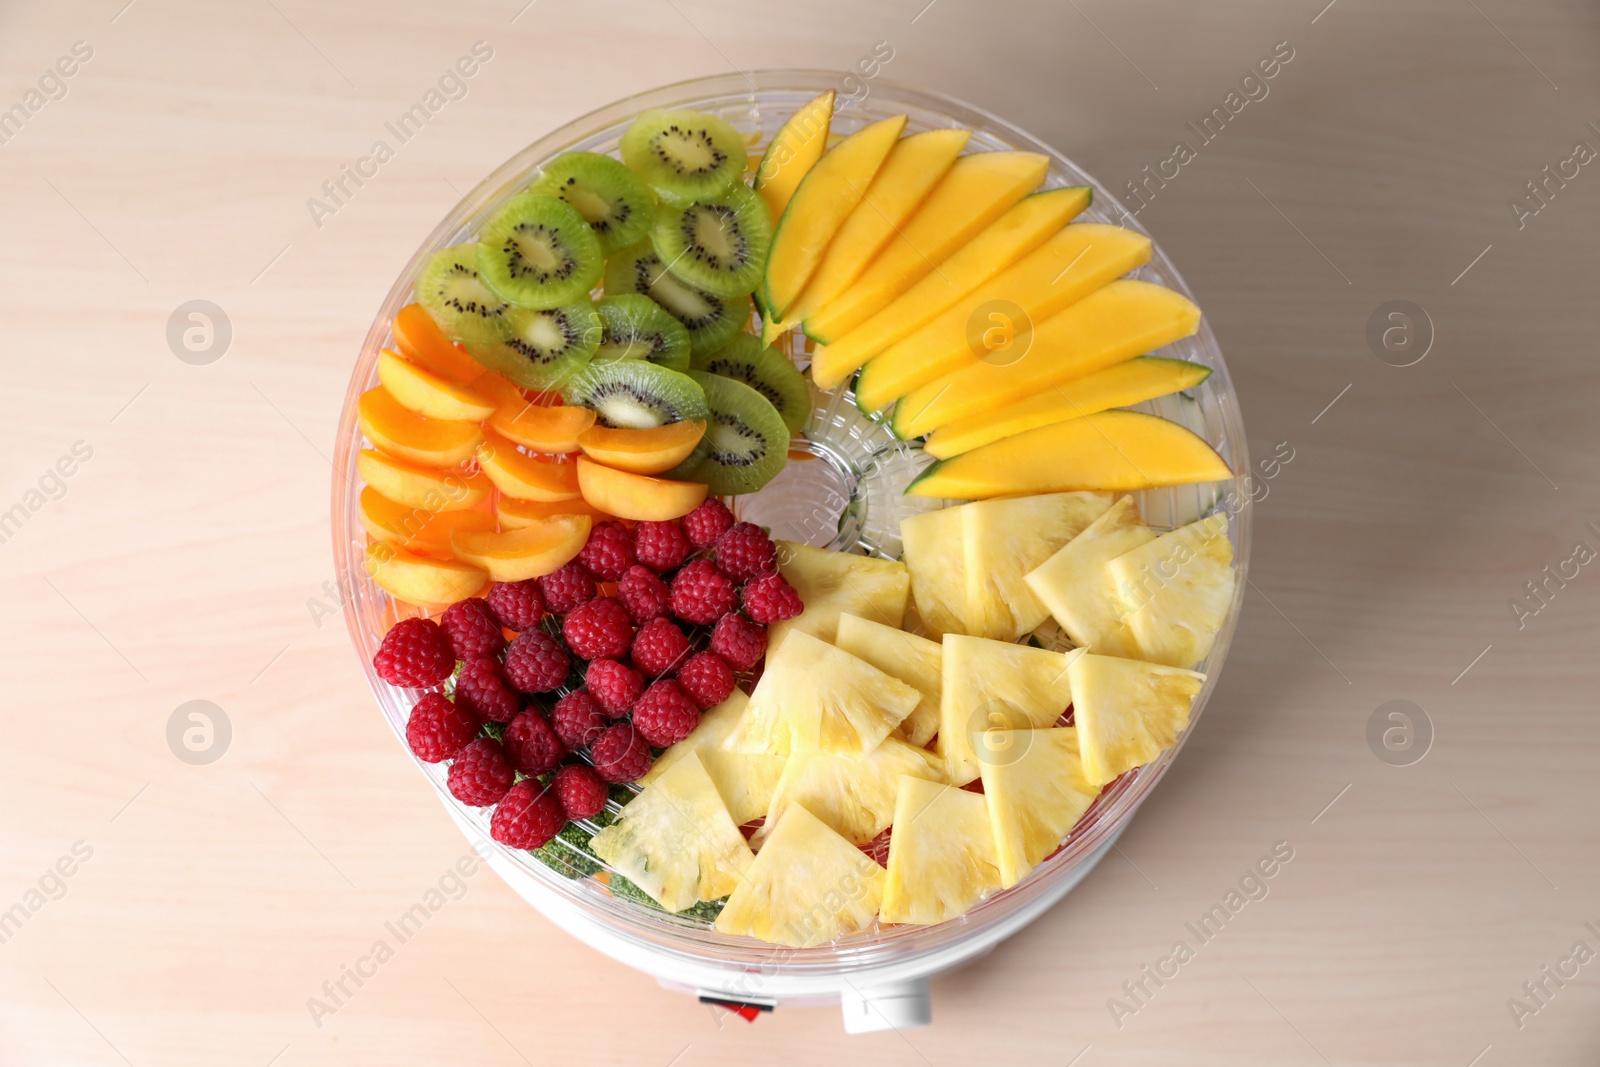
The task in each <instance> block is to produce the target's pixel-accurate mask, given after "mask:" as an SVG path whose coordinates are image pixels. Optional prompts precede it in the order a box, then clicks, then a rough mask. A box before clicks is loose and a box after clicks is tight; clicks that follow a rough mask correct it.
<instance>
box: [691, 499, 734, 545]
mask: <svg viewBox="0 0 1600 1067" xmlns="http://www.w3.org/2000/svg"><path fill="white" fill-rule="evenodd" d="M682 522H683V535H684V536H685V537H687V538H688V539H689V543H690V544H691V545H693V546H694V547H696V548H710V547H711V546H712V545H714V544H716V543H717V538H719V537H721V536H722V535H723V534H725V533H727V532H728V529H729V527H731V526H732V525H733V512H731V511H729V510H728V506H727V505H726V504H724V503H723V502H722V501H720V500H707V501H706V502H705V503H704V504H701V505H700V506H699V507H697V508H695V509H694V510H693V511H691V512H689V514H687V515H685V516H684V517H683V519H682Z"/></svg>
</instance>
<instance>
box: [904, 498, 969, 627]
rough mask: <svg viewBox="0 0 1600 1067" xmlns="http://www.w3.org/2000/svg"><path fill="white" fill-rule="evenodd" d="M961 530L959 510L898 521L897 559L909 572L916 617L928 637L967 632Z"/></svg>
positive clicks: (925, 514) (938, 512)
mask: <svg viewBox="0 0 1600 1067" xmlns="http://www.w3.org/2000/svg"><path fill="white" fill-rule="evenodd" d="M961 526H962V523H961V509H960V508H944V509H943V510H941V511H925V512H923V513H922V514H920V515H910V516H907V517H906V518H904V519H901V520H900V546H901V555H900V558H901V559H903V560H905V563H906V566H907V567H908V568H910V571H911V595H912V598H913V599H914V600H915V601H916V605H917V617H918V618H919V619H920V620H921V622H922V629H923V631H924V632H925V633H927V635H928V636H929V637H943V636H944V635H945V634H952V633H953V634H959V633H965V632H966V623H965V619H966V612H967V586H966V578H965V577H964V575H965V573H966V564H965V562H964V559H965V556H964V550H963V549H962V547H961Z"/></svg>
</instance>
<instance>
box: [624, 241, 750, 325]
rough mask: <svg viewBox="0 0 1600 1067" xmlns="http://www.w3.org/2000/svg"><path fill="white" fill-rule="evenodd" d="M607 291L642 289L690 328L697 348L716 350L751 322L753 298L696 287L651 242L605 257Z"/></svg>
mask: <svg viewBox="0 0 1600 1067" xmlns="http://www.w3.org/2000/svg"><path fill="white" fill-rule="evenodd" d="M605 285H606V295H607V296H617V295H620V294H622V293H643V294H644V295H645V296H648V297H649V298H650V299H652V300H654V301H655V302H656V303H658V304H660V305H661V306H662V307H664V308H666V309H667V311H668V312H670V313H671V314H672V317H673V318H675V319H677V320H678V321H679V322H681V323H683V325H684V326H685V327H686V328H687V329H688V330H689V346H690V348H691V349H692V350H693V351H695V352H715V351H716V350H717V349H719V348H721V347H722V346H723V345H725V344H727V343H728V338H730V337H732V336H733V335H734V334H736V333H738V332H739V331H740V330H742V329H743V328H744V327H745V326H747V325H749V323H750V298H749V297H748V296H740V297H734V298H732V299H729V298H727V297H722V296H716V295H715V294H712V293H708V292H706V291H705V290H704V289H699V288H696V287H695V286H692V285H690V284H688V283H687V282H685V281H684V280H683V279H681V278H679V277H677V276H676V275H674V274H672V273H671V272H670V271H668V270H667V269H666V268H665V267H664V266H662V263H661V257H660V256H658V255H656V253H655V249H653V248H652V247H650V244H649V243H648V242H645V243H642V244H636V245H634V246H632V247H631V248H624V249H623V250H622V251H620V252H617V253H616V254H614V255H613V256H612V257H611V258H610V259H609V260H607V261H606V282H605Z"/></svg>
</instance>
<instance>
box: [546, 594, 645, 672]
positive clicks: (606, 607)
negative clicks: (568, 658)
mask: <svg viewBox="0 0 1600 1067" xmlns="http://www.w3.org/2000/svg"><path fill="white" fill-rule="evenodd" d="M561 636H562V637H565V638H566V639H567V647H568V648H570V649H572V651H573V652H574V653H575V654H576V655H577V656H578V658H579V659H604V658H605V657H607V656H612V657H615V656H624V655H627V652H628V646H629V645H631V644H633V623H631V622H629V621H628V609H627V608H625V607H623V606H622V602H621V601H619V600H618V599H617V598H616V597H609V596H603V597H598V598H596V599H594V600H591V601H589V602H588V603H587V604H584V605H582V606H581V607H579V608H578V609H577V610H575V611H573V612H572V613H571V614H570V615H568V616H567V617H566V618H565V619H563V620H561Z"/></svg>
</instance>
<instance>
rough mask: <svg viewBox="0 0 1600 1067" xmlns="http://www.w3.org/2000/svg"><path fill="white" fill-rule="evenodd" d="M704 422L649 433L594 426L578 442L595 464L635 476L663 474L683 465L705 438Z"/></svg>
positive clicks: (690, 421) (672, 425) (673, 424)
mask: <svg viewBox="0 0 1600 1067" xmlns="http://www.w3.org/2000/svg"><path fill="white" fill-rule="evenodd" d="M705 432H706V424H705V420H703V419H685V420H684V421H682V422H670V423H667V424H666V425H665V426H657V427H655V428H654V429H649V430H626V429H613V428H612V427H609V426H594V427H591V428H590V429H587V430H585V431H584V432H583V433H582V434H581V435H580V436H579V437H578V439H577V445H578V447H579V448H581V449H582V450H583V454H584V455H586V456H588V457H589V458H590V459H592V460H594V461H595V462H596V463H601V464H604V465H605V466H607V467H615V468H616V469H617V470H619V471H628V472H630V473H632V474H660V473H662V472H663V471H669V470H671V469H672V468H673V467H676V466H677V465H678V464H679V463H682V462H683V461H684V460H685V459H687V458H688V457H689V453H691V452H693V451H694V449H695V446H696V445H698V444H699V443H700V439H701V438H702V437H704V436H705Z"/></svg>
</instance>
